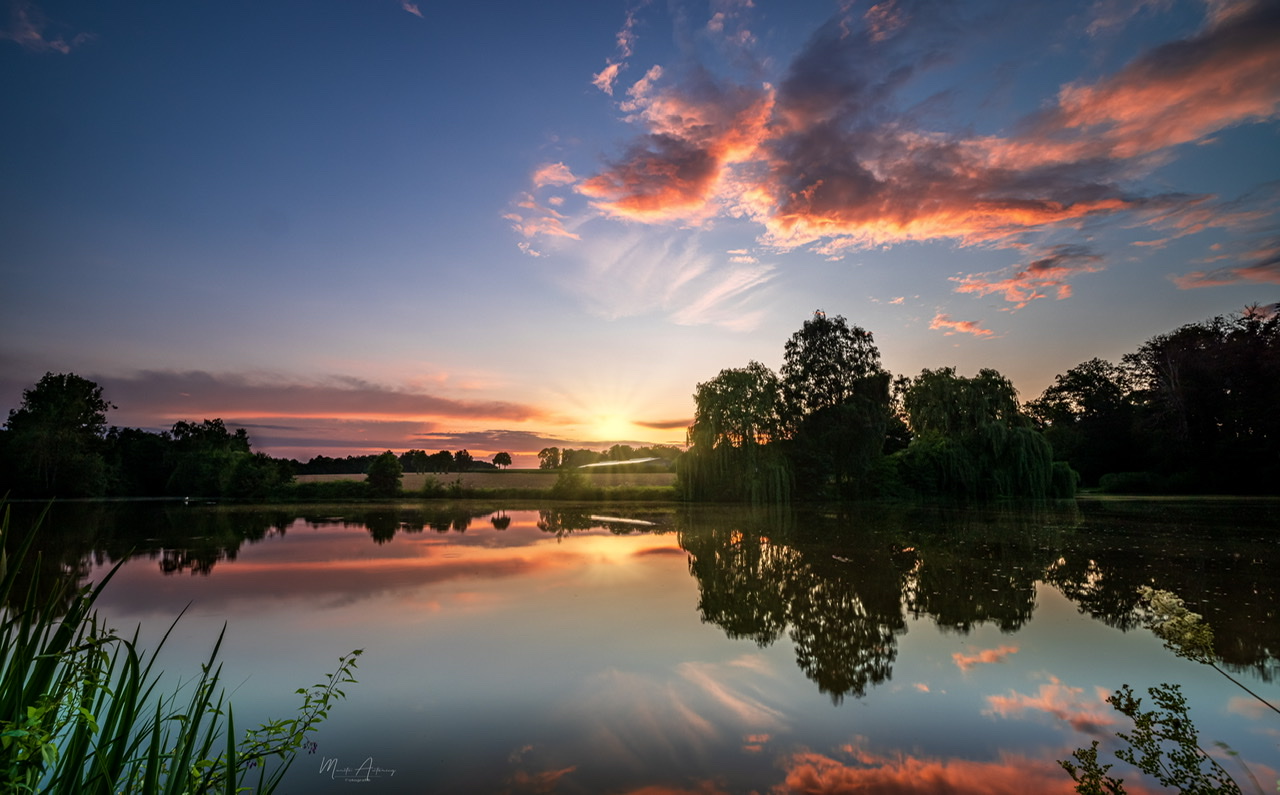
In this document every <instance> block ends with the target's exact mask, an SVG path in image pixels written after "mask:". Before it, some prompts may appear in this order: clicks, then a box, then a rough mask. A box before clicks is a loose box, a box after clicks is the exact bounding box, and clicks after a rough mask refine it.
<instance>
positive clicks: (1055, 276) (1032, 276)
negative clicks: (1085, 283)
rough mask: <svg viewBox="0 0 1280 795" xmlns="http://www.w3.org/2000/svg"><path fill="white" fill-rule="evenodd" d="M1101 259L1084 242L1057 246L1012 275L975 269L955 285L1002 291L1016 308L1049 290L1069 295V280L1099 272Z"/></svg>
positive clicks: (986, 291) (982, 292)
mask: <svg viewBox="0 0 1280 795" xmlns="http://www.w3.org/2000/svg"><path fill="white" fill-rule="evenodd" d="M1101 262H1102V257H1100V256H1098V255H1097V254H1094V253H1093V252H1092V251H1090V250H1089V249H1088V248H1086V247H1084V246H1054V247H1053V248H1051V249H1049V250H1048V251H1047V252H1045V255H1044V256H1043V257H1041V258H1040V259H1037V260H1035V261H1033V262H1031V263H1030V264H1028V265H1027V266H1026V267H1024V268H1022V269H1020V270H1018V271H1016V272H1014V273H1013V274H1012V275H1005V274H1006V273H1007V271H1006V272H1000V271H995V272H991V273H971V274H969V275H968V276H953V277H951V281H953V282H959V285H960V286H958V287H956V288H955V291H956V292H957V293H974V294H976V295H980V296H981V295H990V294H991V293H998V294H1000V295H1001V296H1003V297H1004V300H1006V301H1008V302H1010V303H1013V304H1015V306H1014V307H1013V308H1014V309H1021V308H1023V307H1024V306H1026V305H1027V304H1029V303H1031V302H1032V301H1034V300H1036V299H1037V298H1044V297H1045V296H1046V295H1047V293H1046V292H1045V291H1046V290H1053V291H1054V292H1056V293H1057V297H1058V299H1059V300H1061V299H1063V298H1069V297H1070V296H1071V285H1070V284H1069V283H1068V282H1067V280H1068V279H1070V278H1071V277H1072V276H1075V275H1076V274H1078V273H1097V272H1098V271H1100V270H1102V265H1101Z"/></svg>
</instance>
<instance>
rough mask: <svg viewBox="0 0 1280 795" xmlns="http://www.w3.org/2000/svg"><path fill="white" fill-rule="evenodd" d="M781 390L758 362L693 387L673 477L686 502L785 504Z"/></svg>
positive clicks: (787, 475)
mask: <svg viewBox="0 0 1280 795" xmlns="http://www.w3.org/2000/svg"><path fill="white" fill-rule="evenodd" d="M780 399H781V386H780V384H779V382H778V377H777V376H776V375H775V374H774V373H773V371H772V370H770V369H769V368H768V367H765V366H764V365H763V364H760V363H759V362H754V361H753V362H751V363H750V364H748V365H747V366H746V367H743V368H737V369H727V370H721V371H720V374H719V375H717V376H716V377H715V378H713V379H711V380H710V381H707V382H705V383H701V384H698V386H697V391H696V392H695V393H694V401H695V404H696V407H695V410H694V418H693V425H691V426H690V427H689V433H688V444H689V448H688V451H687V452H686V453H685V454H684V455H683V456H681V458H680V463H679V466H678V468H677V478H678V483H679V487H680V491H681V493H682V494H683V495H684V497H685V499H688V500H713V501H740V502H750V503H753V504H760V503H778V502H786V501H788V500H789V499H790V497H791V483H792V476H791V467H790V464H789V463H788V461H787V458H786V456H784V455H783V453H782V452H781V450H780V449H779V446H778V439H779V435H780V431H781V415H780Z"/></svg>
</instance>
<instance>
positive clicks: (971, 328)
mask: <svg viewBox="0 0 1280 795" xmlns="http://www.w3.org/2000/svg"><path fill="white" fill-rule="evenodd" d="M929 328H931V329H933V330H934V331H941V332H943V333H944V334H945V335H946V336H948V337H950V336H951V335H952V334H972V335H973V336H975V337H992V336H995V332H994V331H992V330H991V329H986V328H982V327H981V326H980V325H978V322H977V321H976V320H952V319H951V316H950V315H944V314H942V313H941V312H939V313H938V314H936V315H934V316H933V320H931V321H929Z"/></svg>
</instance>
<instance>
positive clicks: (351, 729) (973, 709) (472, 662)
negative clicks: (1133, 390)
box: [14, 499, 1280, 795]
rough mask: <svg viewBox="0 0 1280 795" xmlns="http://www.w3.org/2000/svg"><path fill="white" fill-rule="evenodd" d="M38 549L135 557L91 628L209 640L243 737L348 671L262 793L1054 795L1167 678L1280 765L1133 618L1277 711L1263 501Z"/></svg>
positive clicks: (650, 514)
mask: <svg viewBox="0 0 1280 795" xmlns="http://www.w3.org/2000/svg"><path fill="white" fill-rule="evenodd" d="M32 507H33V506H23V505H16V506H14V509H15V518H14V524H15V526H16V527H22V526H23V525H22V524H21V522H22V521H24V520H25V519H24V514H25V513H28V512H29V511H30V510H31V509H32ZM42 547H43V549H44V555H45V557H44V561H43V565H44V569H45V574H46V575H48V576H62V577H71V578H75V579H78V580H81V581H88V580H92V579H95V578H97V577H100V576H101V575H102V573H103V572H104V571H105V570H106V569H107V568H109V567H110V566H111V565H112V563H113V562H114V561H117V560H119V559H121V558H123V557H125V556H126V554H127V553H128V552H129V551H130V550H134V555H133V557H132V558H131V559H129V560H128V562H127V563H125V564H124V565H123V567H122V568H121V569H120V571H119V572H118V573H117V575H116V577H115V579H114V580H113V581H112V582H111V583H110V584H109V586H108V588H107V589H106V590H105V592H104V595H103V599H102V600H101V602H100V610H101V613H102V614H103V615H104V616H105V617H106V618H107V620H108V622H109V623H110V624H111V625H112V626H114V627H116V628H117V629H120V630H121V631H131V630H132V629H133V627H135V626H137V625H141V627H142V630H143V636H144V639H145V642H147V643H151V644H153V643H154V641H155V640H156V639H157V638H158V637H159V636H160V635H161V634H162V633H163V632H164V630H165V629H166V628H168V626H169V624H170V622H172V620H173V619H174V617H175V616H176V615H177V614H178V612H179V611H180V610H181V609H182V608H183V607H184V606H186V605H190V606H189V608H188V609H187V611H186V614H185V615H184V616H183V618H182V619H181V621H179V623H178V625H177V627H176V629H175V630H174V633H173V636H172V637H171V638H170V641H169V643H170V645H169V646H167V647H166V651H165V653H164V654H163V655H162V658H161V659H162V664H163V666H164V667H165V668H166V670H167V671H170V672H172V673H174V674H175V675H176V674H179V673H181V674H183V675H184V676H190V674H191V673H193V672H195V671H197V670H198V668H199V665H200V663H201V662H203V661H204V660H205V659H206V657H207V655H208V653H209V651H210V649H211V647H212V644H213V640H214V638H215V637H216V635H217V633H218V632H219V630H220V629H221V628H222V627H223V625H224V623H225V624H226V626H227V632H226V640H225V642H224V645H223V659H224V660H225V672H224V682H225V683H226V684H227V686H228V689H229V691H230V694H231V699H232V702H233V704H234V705H235V709H236V723H237V725H238V726H241V727H244V726H247V725H250V724H256V723H258V722H261V721H263V720H265V719H267V718H268V717H287V716H289V715H291V714H292V713H293V712H294V711H295V710H296V708H297V706H298V704H299V701H300V697H299V696H297V695H295V694H294V691H295V690H296V689H297V688H299V687H304V686H307V685H311V684H313V683H315V682H318V681H320V680H321V679H322V678H323V675H324V674H326V673H328V672H329V671H331V670H333V669H334V667H336V664H337V661H338V658H339V656H340V655H342V654H345V653H346V652H348V651H350V650H352V649H357V648H358V649H364V650H365V653H364V655H363V656H362V657H361V659H360V666H359V669H358V670H357V672H356V677H357V679H358V680H359V682H358V684H355V685H350V686H347V688H346V692H347V696H348V697H347V699H346V700H344V701H341V702H339V703H338V704H337V705H336V707H335V708H334V709H333V711H332V713H331V716H330V718H329V720H328V721H327V722H325V723H324V724H323V725H322V726H321V727H320V729H319V731H318V732H317V733H316V734H315V736H314V739H315V740H316V742H317V743H318V748H317V750H316V752H315V754H313V755H307V754H303V755H301V756H300V757H299V758H298V760H297V762H296V763H295V764H294V766H293V768H292V769H291V771H290V773H289V776H288V778H287V779H286V786H285V791H286V792H296V793H328V792H351V791H352V787H353V786H357V787H360V788H361V789H357V790H355V791H359V792H367V793H377V794H378V795H381V794H382V793H424V792H429V793H453V792H458V793H463V792H485V793H488V792H493V793H503V792H505V793H645V794H646V795H659V794H660V793H668V794H675V793H689V794H690V795H692V794H693V793H698V794H700V795H708V794H711V793H753V792H754V793H788V792H800V793H837V792H863V791H866V792H893V793H904V792H905V793H914V792H921V793H924V792H954V793H1025V792H1064V793H1065V792H1071V791H1073V785H1072V782H1071V781H1070V779H1069V778H1068V777H1067V775H1066V774H1065V773H1064V772H1063V771H1062V770H1061V769H1060V768H1059V767H1058V765H1057V762H1056V760H1058V759H1065V758H1068V757H1069V755H1070V753H1071V751H1072V750H1074V749H1075V748H1078V747H1082V746H1088V745H1089V742H1090V741H1091V740H1093V739H1098V740H1101V741H1102V743H1103V747H1104V749H1110V748H1113V747H1114V741H1113V737H1114V732H1115V731H1117V730H1124V729H1125V724H1124V719H1123V718H1122V717H1121V716H1119V715H1118V713H1115V712H1114V711H1113V710H1111V708H1110V707H1109V706H1108V705H1107V704H1106V703H1105V702H1104V701H1103V698H1104V697H1105V695H1106V694H1107V693H1108V692H1111V691H1113V690H1115V689H1116V688H1118V687H1119V686H1120V685H1122V684H1125V683H1127V684H1129V685H1131V686H1133V687H1134V689H1135V690H1137V691H1138V692H1139V693H1143V692H1144V691H1145V689H1146V688H1147V687H1150V686H1153V685H1156V684H1159V683H1162V682H1171V683H1173V682H1176V683H1179V684H1181V685H1182V687H1183V692H1184V694H1185V695H1186V696H1187V698H1188V702H1189V704H1190V709H1191V716H1192V718H1193V719H1194V720H1195V722H1196V724H1197V726H1198V727H1199V729H1200V730H1201V734H1202V745H1203V746H1204V747H1206V748H1210V747H1213V743H1214V742H1215V741H1222V742H1225V743H1227V744H1229V746H1230V747H1231V748H1232V749H1234V750H1235V751H1236V752H1238V753H1239V754H1240V758H1241V759H1243V760H1245V761H1246V762H1247V763H1248V765H1249V767H1250V769H1251V770H1252V771H1253V774H1254V775H1256V776H1257V777H1258V779H1259V780H1260V781H1261V782H1262V790H1263V791H1265V792H1274V791H1275V789H1276V784H1275V782H1276V777H1277V772H1276V771H1277V769H1280V716H1278V715H1276V714H1275V713H1274V712H1271V711H1269V710H1266V709H1263V708H1260V705H1259V704H1258V703H1257V702H1256V700H1255V699H1253V698H1252V697H1250V696H1249V695H1248V694H1247V693H1245V692H1244V691H1243V690H1242V689H1240V688H1239V687H1237V686H1236V685H1234V684H1232V683H1231V682H1230V681H1228V680H1227V679H1226V678H1225V677H1224V676H1222V675H1221V674H1220V673H1218V672H1217V671H1215V670H1213V669H1212V668H1210V667H1209V666H1206V665H1201V664H1198V663H1195V662H1192V661H1189V660H1185V659H1180V658H1178V657H1176V656H1174V655H1173V654H1172V653H1171V652H1169V651H1168V650H1166V649H1165V648H1163V646H1162V645H1161V643H1160V641H1159V640H1158V639H1156V638H1155V637H1154V636H1153V635H1152V634H1151V633H1150V632H1149V631H1148V630H1146V629H1145V628H1143V626H1142V624H1141V622H1140V620H1139V618H1138V616H1137V614H1136V613H1135V607H1136V601H1137V597H1136V589H1137V588H1138V586H1140V585H1152V586H1155V587H1157V588H1162V589H1167V590H1170V591H1173V592H1175V593H1177V594H1178V595H1179V596H1181V597H1182V598H1184V599H1185V600H1186V601H1187V604H1188V606H1189V607H1190V608H1191V609H1193V610H1196V611H1197V612H1200V613H1202V614H1203V615H1204V616H1205V618H1206V620H1207V621H1208V622H1209V623H1210V624H1211V625H1212V627H1213V628H1214V630H1215V633H1216V650H1217V652H1218V654H1219V655H1220V658H1221V662H1220V663H1219V665H1220V666H1221V667H1222V668H1223V669H1224V670H1226V671H1228V672H1229V673H1231V675H1232V676H1234V677H1236V678H1237V679H1239V680H1240V681H1241V682H1242V683H1244V684H1246V685H1247V686H1248V687H1249V688H1250V689H1252V690H1254V691H1255V692H1257V693H1259V694H1260V695H1262V696H1264V697H1266V698H1268V699H1269V700H1270V701H1271V702H1273V703H1280V682H1278V681H1277V674H1280V661H1278V659H1277V655H1278V653H1280V620H1278V616H1277V609H1278V606H1280V565H1278V564H1280V502H1277V501H1274V500H1254V501H1244V500H1197V501H1192V500H1123V499H1096V500H1088V499H1082V500H1079V501H1074V502H1063V503H1049V504H1038V505H1031V506H1017V505H1008V506H1006V505H1002V506H992V507H983V508H968V509H962V508H955V507H937V506H925V507H918V506H892V505H879V504H868V505H857V506H853V507H849V508H847V509H831V510H827V511H822V510H791V509H777V510H758V511H751V510H746V509H738V508H730V507H724V506H719V507H708V506H700V507H696V508H687V507H682V506H652V505H649V506H635V507H616V506H604V505H582V506H557V507H555V508H551V509H549V508H546V507H543V508H542V509H541V510H539V509H519V510H517V509H513V508H509V509H506V510H495V506H493V505H480V504H473V503H453V504H447V505H446V504H440V505H432V504H427V505H422V504H418V505H403V506H398V507H394V508H388V507H367V506H350V505H345V506H344V505H326V506H304V507H278V506H272V507H268V508H246V507H223V506H208V505H183V504H173V503H92V504H73V503H65V504H58V505H55V506H54V507H53V511H52V516H51V518H50V521H49V525H48V527H47V528H46V532H45V536H44V537H43V539H42ZM1105 756H1106V757H1107V759H1108V761H1114V759H1111V758H1110V754H1109V753H1108V754H1105ZM1224 759H1225V757H1224ZM1225 764H1226V765H1227V766H1228V769H1229V770H1230V772H1231V773H1232V774H1233V775H1234V776H1235V777H1236V779H1237V780H1238V781H1240V782H1241V783H1242V784H1246V787H1247V783H1248V782H1247V780H1246V779H1245V776H1244V774H1243V773H1242V771H1241V768H1239V767H1238V762H1236V761H1234V760H1227V761H1226V762H1225ZM1119 770H1120V767H1117V768H1116V770H1114V771H1112V772H1113V774H1114V773H1116V772H1117V771H1119ZM1124 778H1125V779H1126V782H1125V783H1126V786H1129V785H1131V784H1134V783H1136V781H1137V779H1136V776H1134V775H1132V774H1131V773H1125V774H1124ZM1130 791H1131V792H1139V791H1142V790H1141V789H1140V788H1138V787H1135V788H1133V789H1130ZM1147 791H1153V790H1147ZM1246 791H1248V790H1247V788H1246Z"/></svg>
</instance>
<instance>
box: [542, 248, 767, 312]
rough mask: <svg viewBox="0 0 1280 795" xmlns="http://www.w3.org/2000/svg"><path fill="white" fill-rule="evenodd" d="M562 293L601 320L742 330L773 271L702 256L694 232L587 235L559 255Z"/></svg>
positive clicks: (761, 305)
mask: <svg viewBox="0 0 1280 795" xmlns="http://www.w3.org/2000/svg"><path fill="white" fill-rule="evenodd" d="M562 254H563V256H565V257H567V258H569V259H570V260H571V261H572V262H574V263H576V267H574V268H571V269H568V270H565V271H564V272H563V273H562V274H561V278H562V279H563V284H564V287H565V289H567V290H569V291H571V292H574V293H577V294H579V295H580V296H581V297H582V299H583V302H584V305H586V306H587V307H588V308H589V309H590V310H591V311H592V312H594V313H596V314H598V315H600V316H602V317H607V318H621V317H636V316H641V315H650V314H655V313H657V314H661V315H663V316H665V317H666V318H668V319H669V320H671V321H672V322H674V323H678V324H681V325H715V326H721V327H725V328H731V329H737V330H746V329H750V328H753V327H754V326H755V325H756V324H757V323H759V321H760V319H761V317H762V312H763V310H764V308H765V307H764V301H765V298H766V297H767V294H768V291H769V288H770V286H771V285H772V282H773V280H774V278H775V277H776V275H777V272H776V270H775V269H774V268H773V267H772V266H770V265H761V264H739V263H735V262H732V261H729V262H726V261H724V259H723V258H722V257H721V256H719V255H712V254H709V253H707V252H704V251H703V250H702V249H701V247H700V246H699V237H698V236H697V234H696V233H690V232H673V233H671V234H663V235H652V234H643V233H642V232H641V231H640V230H634V229H633V230H627V231H626V232H624V233H623V234H620V235H617V234H614V235H603V234H597V235H594V236H587V237H585V238H584V240H583V241H582V243H581V244H579V245H576V246H575V247H574V250H573V251H571V252H570V251H565V252H562Z"/></svg>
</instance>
